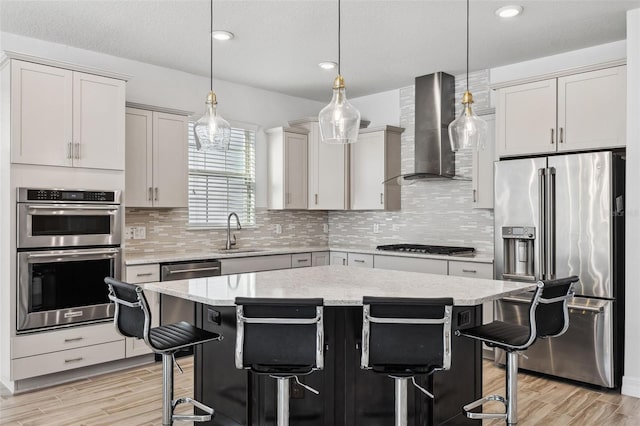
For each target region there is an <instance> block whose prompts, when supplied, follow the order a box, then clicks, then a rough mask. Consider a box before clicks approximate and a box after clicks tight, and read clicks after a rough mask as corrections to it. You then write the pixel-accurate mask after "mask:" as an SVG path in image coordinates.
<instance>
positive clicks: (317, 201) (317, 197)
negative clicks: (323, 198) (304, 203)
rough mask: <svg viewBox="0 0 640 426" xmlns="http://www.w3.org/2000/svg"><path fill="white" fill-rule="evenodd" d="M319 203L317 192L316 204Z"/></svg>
mask: <svg viewBox="0 0 640 426" xmlns="http://www.w3.org/2000/svg"><path fill="white" fill-rule="evenodd" d="M317 205H318V194H316V206H317Z"/></svg>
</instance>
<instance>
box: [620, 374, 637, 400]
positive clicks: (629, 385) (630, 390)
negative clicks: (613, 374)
mask: <svg viewBox="0 0 640 426" xmlns="http://www.w3.org/2000/svg"><path fill="white" fill-rule="evenodd" d="M620 392H621V393H622V394H623V395H628V396H633V397H636V398H640V377H630V376H623V377H622V389H621V390H620Z"/></svg>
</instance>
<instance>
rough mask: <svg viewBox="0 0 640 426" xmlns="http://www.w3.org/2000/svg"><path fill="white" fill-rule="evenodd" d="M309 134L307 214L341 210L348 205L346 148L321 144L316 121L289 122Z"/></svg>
mask: <svg viewBox="0 0 640 426" xmlns="http://www.w3.org/2000/svg"><path fill="white" fill-rule="evenodd" d="M289 125H290V126H294V127H300V128H303V129H306V130H308V131H309V135H308V142H309V143H308V162H307V167H308V191H307V192H308V202H307V204H308V206H309V210H344V209H346V208H347V202H348V184H349V181H348V179H347V170H348V162H347V147H346V146H344V145H340V144H328V143H323V142H322V140H321V138H320V126H319V125H318V119H317V117H313V118H306V119H301V120H295V121H290V122H289Z"/></svg>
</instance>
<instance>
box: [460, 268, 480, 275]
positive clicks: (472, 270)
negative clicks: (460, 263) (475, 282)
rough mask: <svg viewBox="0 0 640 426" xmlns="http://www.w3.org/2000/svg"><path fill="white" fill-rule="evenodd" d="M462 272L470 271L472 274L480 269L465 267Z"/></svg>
mask: <svg viewBox="0 0 640 426" xmlns="http://www.w3.org/2000/svg"><path fill="white" fill-rule="evenodd" d="M462 272H468V273H471V274H475V273H476V272H478V271H476V270H475V269H463V270H462Z"/></svg>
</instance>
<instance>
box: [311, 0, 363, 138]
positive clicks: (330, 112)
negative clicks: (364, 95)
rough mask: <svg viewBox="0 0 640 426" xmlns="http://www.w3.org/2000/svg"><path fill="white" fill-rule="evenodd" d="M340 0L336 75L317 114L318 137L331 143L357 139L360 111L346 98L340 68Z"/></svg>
mask: <svg viewBox="0 0 640 426" xmlns="http://www.w3.org/2000/svg"><path fill="white" fill-rule="evenodd" d="M340 24H341V16H340V0H338V76H337V77H336V79H335V80H334V81H333V97H332V98H331V102H330V103H329V105H327V106H326V107H324V108H322V110H321V111H320V114H319V115H318V122H319V124H320V138H321V139H322V141H323V142H326V143H332V144H347V143H353V142H356V141H357V140H358V131H359V130H360V112H359V111H358V110H357V109H356V108H354V106H353V105H351V104H350V103H349V101H348V100H347V95H346V89H345V84H344V78H343V77H342V74H341V69H340V63H341V60H340V59H341V58H340V54H341V52H340V42H341V40H340V35H341V34H340V30H341V28H340Z"/></svg>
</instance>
